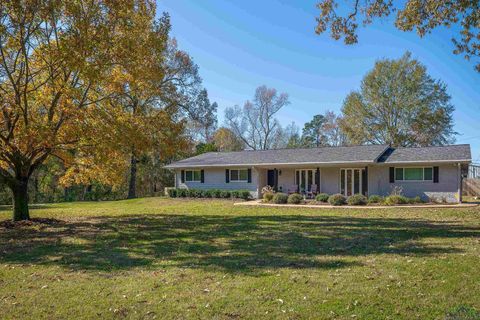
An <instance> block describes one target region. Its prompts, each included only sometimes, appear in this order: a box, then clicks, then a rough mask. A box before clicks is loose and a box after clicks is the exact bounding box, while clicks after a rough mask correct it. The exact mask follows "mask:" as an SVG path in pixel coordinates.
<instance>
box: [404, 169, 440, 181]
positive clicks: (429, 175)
mask: <svg viewBox="0 0 480 320" xmlns="http://www.w3.org/2000/svg"><path fill="white" fill-rule="evenodd" d="M395 180H397V181H432V180H433V168H431V167H427V168H395Z"/></svg>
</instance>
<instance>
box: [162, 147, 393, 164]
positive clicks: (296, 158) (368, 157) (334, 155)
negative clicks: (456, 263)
mask: <svg viewBox="0 0 480 320" xmlns="http://www.w3.org/2000/svg"><path fill="white" fill-rule="evenodd" d="M387 148H388V146H386V145H364V146H350V147H321V148H302V149H276V150H245V151H237V152H208V153H204V154H201V155H199V156H196V157H192V158H188V159H184V160H180V161H177V162H174V163H172V164H170V165H168V166H166V168H182V167H200V166H203V167H212V166H226V165H274V164H302V163H303V164H314V163H318V164H321V163H350V162H357V163H373V162H375V161H376V160H377V158H378V157H379V156H380V155H382V153H383V152H384V151H385V150H386V149H387Z"/></svg>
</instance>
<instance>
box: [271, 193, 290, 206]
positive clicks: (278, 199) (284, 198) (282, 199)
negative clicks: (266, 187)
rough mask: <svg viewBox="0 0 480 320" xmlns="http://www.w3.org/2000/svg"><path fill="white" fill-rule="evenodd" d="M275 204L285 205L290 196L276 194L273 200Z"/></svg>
mask: <svg viewBox="0 0 480 320" xmlns="http://www.w3.org/2000/svg"><path fill="white" fill-rule="evenodd" d="M272 201H273V203H277V204H284V203H287V201H288V195H287V194H285V193H282V192H279V193H275V195H274V196H273V199H272Z"/></svg>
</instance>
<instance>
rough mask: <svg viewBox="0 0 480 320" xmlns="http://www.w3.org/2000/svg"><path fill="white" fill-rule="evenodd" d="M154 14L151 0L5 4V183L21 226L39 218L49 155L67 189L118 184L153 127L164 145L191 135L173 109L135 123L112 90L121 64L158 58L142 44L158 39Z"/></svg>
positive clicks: (1, 23)
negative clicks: (34, 193)
mask: <svg viewBox="0 0 480 320" xmlns="http://www.w3.org/2000/svg"><path fill="white" fill-rule="evenodd" d="M154 17H155V3H154V2H153V1H148V0H118V1H104V0H96V1H48V0H43V1H42V0H27V1H22V2H20V1H13V0H12V1H3V2H2V7H1V8H0V106H1V113H0V183H5V184H6V185H7V186H8V187H9V188H10V189H11V191H12V193H13V203H14V210H13V218H14V220H25V219H29V211H28V193H27V186H28V181H29V178H30V176H31V175H32V173H33V172H35V170H36V169H37V168H38V167H39V166H40V165H41V164H42V163H43V162H44V161H45V160H46V159H47V158H49V157H57V158H60V159H61V160H62V161H63V162H64V163H65V165H66V168H67V171H66V174H65V176H64V177H63V178H62V182H63V183H65V184H71V183H85V182H87V181H90V180H92V179H95V180H96V181H100V182H102V183H107V184H112V185H115V184H116V183H119V182H120V181H121V180H122V179H123V173H124V172H125V170H126V166H127V164H126V163H127V162H126V161H125V154H126V146H128V143H126V140H135V141H136V142H137V144H138V145H147V144H148V143H149V141H151V140H150V139H152V135H146V134H144V133H145V132H146V131H147V129H148V130H150V129H151V128H152V122H155V125H154V127H156V128H162V130H159V131H158V132H155V137H157V138H158V137H160V138H161V137H165V136H168V137H172V136H173V137H176V136H178V135H179V134H180V133H181V132H182V123H177V122H176V121H175V120H176V119H174V117H175V115H174V114H173V113H170V112H169V110H167V109H163V110H159V111H158V112H156V113H155V114H154V115H153V116H151V117H149V118H148V119H144V118H138V117H133V116H132V113H131V112H127V111H126V110H125V108H124V107H123V106H121V105H119V104H117V103H116V98H117V96H118V91H117V90H114V88H113V87H112V83H115V81H112V80H113V79H115V77H117V76H118V72H119V70H121V67H124V66H128V63H129V61H138V60H137V58H138V57H142V58H145V57H149V56H150V55H149V54H146V53H145V51H148V50H149V49H150V48H149V47H147V48H141V47H140V48H139V47H136V45H137V44H138V43H139V42H138V41H139V39H146V38H148V37H150V36H154V35H152V24H153V21H154ZM164 41H166V39H165V40H164ZM130 71H131V70H129V72H130ZM136 72H138V74H137V75H133V76H132V74H133V73H132V72H130V74H129V75H128V76H132V77H134V76H137V77H140V76H139V73H140V70H136ZM146 82H148V81H146ZM132 83H133V82H132ZM139 85H140V86H143V85H144V81H142V82H139ZM127 142H128V141H127ZM166 148H173V147H172V146H166Z"/></svg>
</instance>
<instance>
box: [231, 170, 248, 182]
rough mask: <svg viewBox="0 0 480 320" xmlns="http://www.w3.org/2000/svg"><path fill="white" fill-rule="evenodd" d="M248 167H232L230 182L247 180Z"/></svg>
mask: <svg viewBox="0 0 480 320" xmlns="http://www.w3.org/2000/svg"><path fill="white" fill-rule="evenodd" d="M247 181H248V169H230V182H247Z"/></svg>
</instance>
